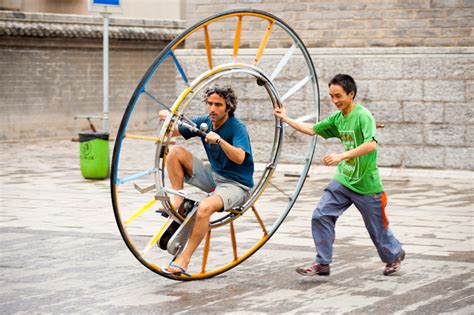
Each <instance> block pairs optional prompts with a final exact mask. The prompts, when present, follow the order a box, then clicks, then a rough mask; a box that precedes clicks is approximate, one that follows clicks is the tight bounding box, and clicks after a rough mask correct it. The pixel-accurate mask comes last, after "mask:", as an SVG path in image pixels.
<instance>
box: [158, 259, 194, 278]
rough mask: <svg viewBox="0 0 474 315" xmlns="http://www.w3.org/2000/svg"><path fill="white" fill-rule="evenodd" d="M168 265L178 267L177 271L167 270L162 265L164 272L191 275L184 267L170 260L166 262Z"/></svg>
mask: <svg viewBox="0 0 474 315" xmlns="http://www.w3.org/2000/svg"><path fill="white" fill-rule="evenodd" d="M168 267H171V268H176V269H179V271H176V272H172V271H169V270H167V269H166V267H163V268H162V270H163V272H164V273H167V274H170V275H175V276H181V275H185V276H188V277H191V275H190V274H189V273H187V272H186V269H184V268H183V267H181V266H180V265H176V264H174V263H172V262H170V263H169V264H168Z"/></svg>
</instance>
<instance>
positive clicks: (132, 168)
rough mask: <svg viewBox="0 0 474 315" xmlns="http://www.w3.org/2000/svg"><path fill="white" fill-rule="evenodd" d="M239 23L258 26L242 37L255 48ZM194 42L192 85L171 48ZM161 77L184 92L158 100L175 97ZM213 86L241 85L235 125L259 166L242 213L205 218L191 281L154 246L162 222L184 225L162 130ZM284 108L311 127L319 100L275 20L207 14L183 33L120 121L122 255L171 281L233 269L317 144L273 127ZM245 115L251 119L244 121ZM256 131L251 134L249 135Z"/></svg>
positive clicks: (306, 61)
mask: <svg viewBox="0 0 474 315" xmlns="http://www.w3.org/2000/svg"><path fill="white" fill-rule="evenodd" d="M246 23H249V24H251V25H253V26H255V25H261V26H262V34H260V35H258V34H256V33H255V32H254V31H253V32H247V36H248V37H255V36H261V37H260V39H259V40H258V41H255V40H251V38H245V39H244V37H245V35H244V34H246V27H245V25H246ZM213 38H216V40H215V42H214V41H213ZM217 38H219V39H226V38H227V39H228V38H232V39H233V45H232V47H231V48H229V47H226V46H225V44H224V43H225V41H223V40H217ZM273 38H275V40H278V42H279V43H281V42H282V40H283V41H284V40H286V43H289V44H288V45H287V46H289V47H287V48H285V50H284V53H282V54H280V55H278V58H277V61H275V57H274V56H272V58H265V51H266V48H267V47H268V46H272V45H271V43H272V39H273ZM193 41H195V42H196V43H197V44H196V46H197V47H202V54H201V55H202V56H204V58H199V56H198V58H196V59H195V60H193V62H196V63H199V62H201V63H203V65H204V66H202V65H201V68H207V69H206V70H204V71H203V72H201V73H200V74H199V75H196V76H195V77H194V78H192V74H191V75H190V74H189V73H192V72H193V71H196V70H189V71H188V69H190V68H192V69H196V68H198V69H199V67H195V65H194V64H193V67H189V66H186V64H185V62H183V61H182V60H180V57H179V56H180V47H181V46H183V45H184V43H186V45H191V43H193ZM241 41H245V42H246V43H255V45H256V47H255V49H253V50H252V49H250V50H249V49H247V48H246V49H245V51H246V52H247V54H246V56H241V55H240V54H239V52H241V51H243V50H244V49H243V48H241V47H240V42H241ZM199 43H203V44H202V45H199ZM219 45H221V46H219ZM219 48H229V49H227V50H226V49H224V50H222V51H224V52H225V51H229V52H230V54H229V55H228V56H225V53H224V54H222V53H221V54H220V55H219V53H216V51H218V50H219ZM250 48H251V47H250ZM267 50H268V49H267ZM280 50H281V49H280ZM249 51H250V52H253V53H254V55H252V58H248V52H249ZM169 71H176V73H177V74H178V76H177V78H178V80H179V81H181V82H178V84H177V86H180V85H181V86H183V89H182V91H181V92H179V94H178V95H177V97H176V95H173V93H170V95H166V93H164V92H163V91H166V89H168V88H169V89H173V90H174V86H176V82H174V83H173V85H171V84H170V82H168V81H167V80H164V79H163V77H164V76H165V75H168V74H169ZM222 81H223V82H224V83H229V82H231V83H232V82H240V83H239V84H238V86H240V87H242V86H243V87H245V91H241V90H239V89H238V88H234V89H235V90H236V93H237V95H238V96H239V97H240V98H241V99H244V100H245V98H246V97H247V96H248V95H258V98H259V100H258V101H249V102H247V104H246V103H245V101H244V104H243V105H239V106H243V107H245V106H254V107H255V109H254V110H251V111H248V110H247V112H251V113H252V114H251V115H249V114H247V116H246V117H243V120H244V121H245V122H246V123H247V128H248V129H249V131H250V136H251V141H252V147H253V150H254V160H255V161H256V162H259V163H258V164H257V165H256V172H255V178H254V181H255V187H254V188H253V191H252V195H251V197H250V199H248V200H247V201H246V202H245V204H244V205H242V206H241V207H239V208H235V209H231V210H228V211H225V212H221V213H217V214H215V215H214V216H213V217H212V218H211V223H210V229H209V232H208V234H207V236H206V238H205V240H204V241H203V242H202V244H201V247H200V248H199V249H198V250H197V251H196V253H195V254H194V256H193V259H192V261H191V264H190V266H189V267H190V268H189V270H188V273H190V275H191V276H186V275H180V276H175V275H170V274H168V273H165V272H163V270H162V266H163V265H165V264H167V263H168V262H169V261H170V259H171V258H172V256H171V255H170V254H168V252H166V251H164V250H161V249H160V248H158V247H157V246H156V243H157V241H158V240H159V238H160V236H161V235H162V234H163V231H164V230H165V229H166V227H167V226H168V225H169V224H170V220H172V219H170V218H172V217H174V219H175V220H177V221H180V220H183V219H184V218H183V217H182V216H181V215H180V214H179V213H178V212H177V211H176V209H174V208H173V207H172V205H171V204H170V202H169V201H168V200H167V197H169V182H168V179H167V174H166V158H167V152H168V147H169V146H170V145H173V144H174V142H175V141H179V140H175V139H172V138H171V132H172V130H173V129H174V127H175V126H176V124H177V123H178V122H179V121H186V122H188V123H189V118H190V117H192V116H195V115H197V114H200V113H202V109H203V107H204V106H203V105H199V104H200V102H199V101H200V100H199V98H200V95H201V93H200V91H201V90H202V89H203V88H204V87H206V86H208V85H209V84H214V83H216V82H218V83H220V82H222ZM196 96H198V97H196ZM283 102H284V103H285V104H286V107H287V111H288V112H289V113H290V115H292V116H293V117H295V116H297V117H300V118H301V120H306V121H310V122H316V121H317V120H318V119H319V92H318V84H317V76H316V72H315V69H314V66H313V63H312V60H311V58H310V56H309V54H308V52H307V50H306V48H305V46H304V44H303V42H302V41H301V40H300V38H299V37H298V36H297V34H296V33H295V32H294V31H293V30H292V29H291V28H290V27H289V26H288V25H287V24H286V23H284V22H283V21H282V20H280V19H279V18H277V17H276V16H274V15H271V14H268V13H266V12H263V11H257V10H234V11H227V12H223V13H221V14H217V15H215V16H211V17H209V18H207V19H204V20H202V21H201V22H199V23H197V24H195V25H193V26H192V27H190V28H189V29H187V30H186V31H184V32H183V33H182V34H181V35H180V36H178V37H177V38H176V39H174V40H173V41H172V42H171V43H170V44H169V45H168V46H167V47H166V48H165V49H164V50H163V51H162V52H161V53H160V54H159V55H158V57H157V58H156V59H155V61H154V62H153V64H152V65H151V66H150V68H149V69H148V71H147V72H146V73H145V75H144V76H143V78H142V80H141V81H140V83H139V84H138V86H137V88H136V89H135V92H134V93H133V96H132V97H131V99H130V102H129V104H128V107H127V109H126V111H125V114H124V116H123V118H122V122H121V125H120V128H119V131H118V134H117V136H116V142H115V147H114V153H113V159H112V170H111V195H112V203H113V208H114V213H115V218H116V221H117V225H118V227H119V230H120V233H121V235H122V237H123V240H124V241H125V243H126V245H127V247H128V248H129V249H130V251H131V252H132V253H133V255H134V256H135V257H136V258H137V259H138V260H139V261H140V262H141V263H142V264H143V265H144V266H146V267H147V268H148V269H150V270H152V271H154V272H156V273H157V274H159V275H161V276H164V277H167V278H171V279H175V280H196V279H204V278H209V277H212V276H215V275H218V274H220V273H223V272H225V271H227V270H229V269H231V268H233V267H235V266H237V265H239V264H240V263H242V262H243V261H244V260H246V259H247V258H248V257H250V256H251V255H252V254H254V253H255V252H256V251H258V250H259V249H260V248H261V247H262V246H263V245H264V244H265V243H266V242H267V241H268V240H269V239H270V237H271V236H272V235H273V234H274V233H275V232H276V230H277V229H278V227H279V226H280V225H281V224H282V222H283V221H284V219H285V218H286V216H287V215H288V213H289V211H290V210H291V208H292V206H293V204H294V203H295V201H296V198H297V197H298V195H299V193H300V190H301V188H302V185H303V183H304V181H305V178H306V176H307V173H308V170H309V168H310V165H311V161H312V158H313V152H314V149H315V145H316V138H314V137H300V136H299V135H297V134H296V133H292V132H291V131H290V130H286V128H285V126H284V125H283V124H282V122H281V121H280V120H279V119H275V117H274V116H273V106H280V104H281V103H283ZM161 109H169V110H170V113H171V114H170V115H169V116H168V118H167V119H166V120H165V121H164V122H160V120H159V118H158V112H159V111H160V110H161ZM239 110H240V109H238V111H237V112H236V116H237V117H239ZM200 111H201V112H200ZM252 115H255V116H256V117H255V116H254V117H250V116H252ZM244 116H245V115H244ZM239 118H241V117H239ZM257 118H261V119H257ZM262 119H263V120H266V121H267V127H266V129H265V128H263V129H261V126H262V125H265V124H264V123H262V122H261V120H262ZM268 126H270V127H268ZM259 128H260V132H259V133H258V132H257V133H253V131H254V130H258V129H259ZM262 130H263V131H262ZM263 138H265V139H263ZM188 141H191V140H188ZM188 141H186V142H183V144H182V145H184V146H187V147H188V146H189V148H190V149H192V150H193V151H192V152H193V154H194V153H195V151H196V150H197V149H196V148H199V146H200V143H197V144H196V143H194V144H192V143H191V144H188V143H187V142H188ZM196 154H197V155H199V153H197V152H196ZM201 154H202V153H201ZM280 161H284V162H285V163H290V164H291V168H290V169H291V170H292V171H291V172H290V173H287V174H279V173H278V163H279V162H280ZM286 169H287V170H288V169H289V168H286ZM285 175H289V176H285ZM185 191H188V193H190V194H193V193H197V192H195V191H193V189H192V188H191V187H185ZM269 205H271V206H269ZM158 208H164V209H165V210H166V212H168V213H170V214H171V216H170V217H169V218H165V217H164V216H162V215H161V214H160V213H158V212H157V211H156V210H157V209H158ZM248 210H249V211H248Z"/></svg>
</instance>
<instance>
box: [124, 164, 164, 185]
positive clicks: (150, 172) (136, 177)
mask: <svg viewBox="0 0 474 315" xmlns="http://www.w3.org/2000/svg"><path fill="white" fill-rule="evenodd" d="M157 171H158V170H157V169H156V168H150V169H148V170H146V171H143V172H139V173H136V174H133V175H129V176H126V177H124V178H122V179H120V178H117V181H116V182H117V184H123V183H126V182H129V181H131V180H134V179H138V178H140V177H143V176H147V175H150V174H152V173H156V172H157Z"/></svg>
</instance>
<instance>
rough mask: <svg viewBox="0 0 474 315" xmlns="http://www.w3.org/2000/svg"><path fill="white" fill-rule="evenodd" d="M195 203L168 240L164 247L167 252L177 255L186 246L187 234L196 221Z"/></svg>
mask: <svg viewBox="0 0 474 315" xmlns="http://www.w3.org/2000/svg"><path fill="white" fill-rule="evenodd" d="M197 208H198V207H197V205H196V206H195V207H194V208H193V209H192V210H191V211H190V212H189V214H188V215H187V216H186V219H185V220H184V222H183V223H182V224H181V225H180V227H179V228H178V230H177V231H176V232H175V233H174V234H173V236H172V237H171V238H170V240H169V241H168V245H167V247H166V249H167V250H168V253H170V254H171V255H173V256H177V255H178V254H179V253H180V252H181V251H182V250H183V249H184V247H185V246H186V243H187V241H188V239H189V235H191V232H192V230H193V227H194V222H196V212H197Z"/></svg>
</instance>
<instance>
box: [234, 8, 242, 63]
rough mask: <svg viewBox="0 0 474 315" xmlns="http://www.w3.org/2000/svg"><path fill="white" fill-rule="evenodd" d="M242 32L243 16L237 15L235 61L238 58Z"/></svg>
mask: <svg viewBox="0 0 474 315" xmlns="http://www.w3.org/2000/svg"><path fill="white" fill-rule="evenodd" d="M241 33H242V16H241V15H239V16H238V17H237V28H236V30H235V35H234V51H233V53H232V60H233V61H236V60H237V54H238V53H239V47H240V34H241Z"/></svg>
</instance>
